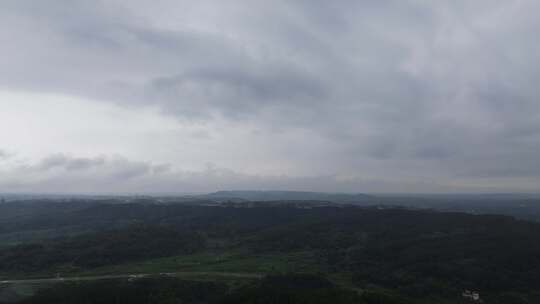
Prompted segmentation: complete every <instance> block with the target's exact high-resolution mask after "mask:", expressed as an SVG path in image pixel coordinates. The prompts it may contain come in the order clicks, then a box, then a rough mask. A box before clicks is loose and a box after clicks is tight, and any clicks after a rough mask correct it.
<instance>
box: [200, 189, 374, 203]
mask: <svg viewBox="0 0 540 304" xmlns="http://www.w3.org/2000/svg"><path fill="white" fill-rule="evenodd" d="M198 197H199V198H203V199H209V200H214V201H236V202H241V201H325V202H336V203H363V202H370V201H372V200H373V199H375V197H374V196H371V195H367V194H362V193H351V194H349V193H325V192H307V191H218V192H213V193H209V194H203V195H200V196H198Z"/></svg>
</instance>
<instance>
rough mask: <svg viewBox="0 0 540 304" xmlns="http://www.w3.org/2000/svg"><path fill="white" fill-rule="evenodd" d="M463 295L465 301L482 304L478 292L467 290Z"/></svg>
mask: <svg viewBox="0 0 540 304" xmlns="http://www.w3.org/2000/svg"><path fill="white" fill-rule="evenodd" d="M461 295H462V296H463V297H464V298H465V299H468V300H471V301H474V302H477V303H482V299H480V294H479V293H478V292H477V291H470V290H465V291H464V292H463V293H462V294H461Z"/></svg>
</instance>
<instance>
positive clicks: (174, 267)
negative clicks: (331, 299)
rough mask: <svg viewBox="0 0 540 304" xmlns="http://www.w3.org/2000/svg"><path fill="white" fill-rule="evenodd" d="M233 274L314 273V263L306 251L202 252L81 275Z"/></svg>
mask: <svg viewBox="0 0 540 304" xmlns="http://www.w3.org/2000/svg"><path fill="white" fill-rule="evenodd" d="M182 271H185V272H233V273H259V274H268V273H286V272H317V271H319V269H318V267H317V264H316V262H315V260H314V258H313V256H312V254H311V253H309V252H299V253H291V254H276V255H274V254H272V255H247V254H241V253H223V254H212V253H202V254H194V255H181V256H173V257H166V258H158V259H150V260H146V261H143V262H136V263H129V264H123V265H116V266H108V267H101V268H96V269H93V270H90V271H85V272H83V273H82V274H83V275H96V274H111V273H162V272H182Z"/></svg>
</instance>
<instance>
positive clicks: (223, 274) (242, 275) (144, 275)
mask: <svg viewBox="0 0 540 304" xmlns="http://www.w3.org/2000/svg"><path fill="white" fill-rule="evenodd" d="M196 276H214V277H229V278H238V279H260V278H262V277H263V274H259V273H243V272H200V271H199V272H198V271H191V272H190V271H184V272H162V273H137V274H114V275H99V276H78V277H55V278H42V279H17V280H2V281H0V284H39V283H55V282H56V283H57V282H78V281H97V280H108V279H128V280H136V279H141V278H155V277H196Z"/></svg>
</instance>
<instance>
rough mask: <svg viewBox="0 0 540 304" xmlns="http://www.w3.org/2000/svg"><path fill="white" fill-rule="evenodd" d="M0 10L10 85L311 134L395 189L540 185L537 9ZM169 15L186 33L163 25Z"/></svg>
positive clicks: (251, 4) (239, 5) (357, 4)
mask: <svg viewBox="0 0 540 304" xmlns="http://www.w3.org/2000/svg"><path fill="white" fill-rule="evenodd" d="M199 6H200V7H199ZM160 7H161V8H162V9H161V10H160ZM0 8H1V9H0V19H1V20H2V21H0V22H1V24H2V27H1V29H0V43H1V44H2V45H3V46H5V47H3V48H2V50H0V52H1V55H2V56H1V58H0V68H2V70H4V71H9V72H7V73H2V74H1V75H0V86H2V87H7V88H14V89H22V90H32V91H46V92H60V93H67V94H72V95H78V96H83V97H90V98H95V99H100V100H104V101H109V102H114V103H117V104H121V105H125V106H128V107H137V106H144V105H155V106H158V107H160V108H161V109H162V111H163V112H164V113H166V114H168V115H172V116H174V117H176V118H178V119H179V120H181V121H184V120H189V121H193V120H201V121H210V122H211V121H212V120H214V119H217V118H220V119H225V120H231V121H237V122H239V123H250V124H256V125H258V126H260V127H261V128H270V129H274V128H275V127H276V126H279V128H280V129H282V130H283V129H284V130H287V128H301V129H306V130H310V131H312V132H313V133H314V134H317V135H319V136H323V137H325V138H327V140H328V143H329V144H331V145H335V146H336V147H338V149H339V151H340V153H339V155H334V156H333V157H329V158H328V160H327V161H328V165H327V166H328V170H329V171H332V170H331V169H332V168H351V169H354V170H358V171H360V170H363V165H364V164H365V163H366V162H369V161H371V160H373V161H375V162H388V164H389V165H388V166H390V164H396V165H395V167H394V168H393V169H392V168H385V169H384V170H383V171H384V174H386V175H388V176H393V175H394V174H395V173H396V172H400V171H403V170H413V171H417V170H421V171H422V172H421V174H422V175H423V176H424V175H426V176H429V175H431V176H433V177H435V178H436V177H440V176H445V177H452V176H455V177H458V178H462V177H474V176H482V177H508V176H513V177H523V176H527V177H534V178H538V177H540V166H537V165H534V164H537V163H540V153H537V152H538V151H540V93H539V91H538V88H537V86H538V85H537V83H538V82H539V81H540V58H539V57H538V54H540V43H538V41H539V40H538V38H537V37H536V36H537V30H536V29H538V28H539V27H540V21H539V20H540V19H538V18H537V17H536V16H535V13H534V12H535V11H537V10H538V9H539V8H540V5H539V4H538V3H536V2H533V1H474V2H471V1H447V2H427V1H390V0H389V1H271V2H269V1H231V2H227V3H226V4H225V3H224V2H221V1H202V2H201V4H193V3H189V2H184V1H157V2H155V3H154V2H152V3H150V2H145V1H61V0H58V1H46V2H45V1H39V2H36V1H24V0H23V1H21V0H18V1H4V2H2V4H0ZM168 11H170V12H173V13H172V15H173V16H175V18H173V20H172V21H179V22H178V23H174V22H172V21H171V20H168V21H171V22H172V24H174V25H171V22H169V23H167V22H166V21H167V20H162V19H166V18H167V17H166V14H164V12H165V13H166V12H168ZM153 12H156V13H155V14H154V13H153ZM210 12H213V13H210ZM162 13H163V14H162ZM183 21H185V22H183ZM160 22H161V23H160ZM269 140H271V138H270V139H269ZM298 140H299V141H310V140H311V139H310V138H301V139H298ZM0 155H1V154H0ZM306 157H307V158H309V155H306ZM103 161H104V160H101V159H78V160H76V159H71V160H65V159H61V158H57V159H54V158H53V159H49V160H47V161H45V163H43V164H42V166H44V168H47V169H48V168H53V167H58V166H61V167H63V168H66V169H68V170H69V169H73V170H79V169H88V168H91V167H93V166H100V165H103ZM419 163H421V166H419V165H418V164H419ZM150 171H152V170H151V169H150V168H148V167H145V166H144V165H140V166H134V167H133V168H132V169H130V170H126V173H125V174H126V176H132V175H140V174H146V173H148V172H150ZM442 172H444V173H442Z"/></svg>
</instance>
